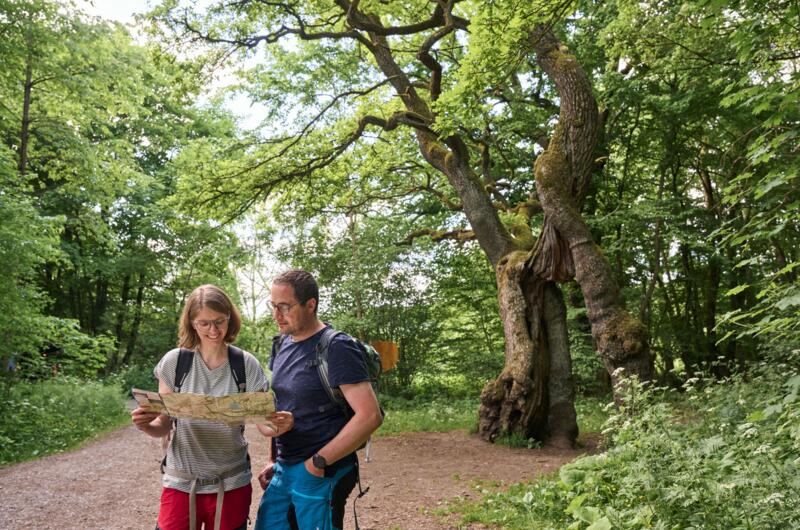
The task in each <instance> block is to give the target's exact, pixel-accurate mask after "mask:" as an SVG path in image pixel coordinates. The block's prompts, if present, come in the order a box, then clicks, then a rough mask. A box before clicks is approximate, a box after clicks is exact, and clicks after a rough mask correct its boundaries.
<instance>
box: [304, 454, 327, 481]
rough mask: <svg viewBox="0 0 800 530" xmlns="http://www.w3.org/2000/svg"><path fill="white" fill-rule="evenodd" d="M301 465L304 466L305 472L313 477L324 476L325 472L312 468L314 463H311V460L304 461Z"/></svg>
mask: <svg viewBox="0 0 800 530" xmlns="http://www.w3.org/2000/svg"><path fill="white" fill-rule="evenodd" d="M303 465H304V466H306V471H308V472H309V473H310V474H312V475H314V476H315V477H319V478H322V477H324V476H325V470H324V469H317V468H316V467H314V463H313V462H312V461H311V458H308V459H306V461H305V462H303Z"/></svg>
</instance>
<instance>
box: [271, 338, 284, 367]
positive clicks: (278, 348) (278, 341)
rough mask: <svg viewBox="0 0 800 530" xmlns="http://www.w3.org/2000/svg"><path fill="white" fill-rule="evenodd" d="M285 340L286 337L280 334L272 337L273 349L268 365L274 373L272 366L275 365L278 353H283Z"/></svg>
mask: <svg viewBox="0 0 800 530" xmlns="http://www.w3.org/2000/svg"><path fill="white" fill-rule="evenodd" d="M285 338H286V335H281V334H280V333H279V334H277V335H273V336H272V348H270V350H269V361H268V363H267V365H268V366H269V369H270V371H272V365H273V364H274V363H275V357H276V356H277V355H278V352H279V351H281V345H282V344H283V339H285Z"/></svg>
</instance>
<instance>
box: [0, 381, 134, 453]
mask: <svg viewBox="0 0 800 530" xmlns="http://www.w3.org/2000/svg"><path fill="white" fill-rule="evenodd" d="M0 405H1V406H2V410H3V414H2V415H0V465H2V464H9V463H12V462H20V461H23V460H29V459H31V458H36V457H40V456H43V455H46V454H49V453H53V452H56V451H63V450H65V449H69V448H71V447H74V446H75V445H77V444H79V443H81V442H83V441H84V440H86V439H87V438H89V437H91V436H92V435H94V434H97V433H99V432H103V431H106V430H108V429H110V428H113V427H116V426H118V425H121V424H123V423H125V422H127V421H130V416H129V415H128V413H127V411H126V409H125V400H124V397H123V394H122V392H121V391H120V389H119V387H118V386H116V385H112V386H107V385H103V384H101V383H98V382H87V381H80V380H77V379H72V378H57V379H51V380H47V381H39V382H35V383H29V382H24V381H20V382H16V383H15V384H13V385H3V386H2V388H0Z"/></svg>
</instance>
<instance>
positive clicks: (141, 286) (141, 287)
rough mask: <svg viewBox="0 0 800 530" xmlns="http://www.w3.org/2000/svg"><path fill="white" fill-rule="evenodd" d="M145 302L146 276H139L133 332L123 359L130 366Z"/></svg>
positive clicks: (132, 325) (129, 337) (132, 324)
mask: <svg viewBox="0 0 800 530" xmlns="http://www.w3.org/2000/svg"><path fill="white" fill-rule="evenodd" d="M143 300H144V274H140V275H139V287H138V288H137V289H136V308H135V309H134V313H133V322H132V323H131V332H130V334H129V335H128V346H127V348H125V356H124V357H123V358H122V364H128V363H129V362H130V360H131V357H132V356H133V350H134V348H135V347H136V341H138V340H139V327H140V326H141V324H142V302H143Z"/></svg>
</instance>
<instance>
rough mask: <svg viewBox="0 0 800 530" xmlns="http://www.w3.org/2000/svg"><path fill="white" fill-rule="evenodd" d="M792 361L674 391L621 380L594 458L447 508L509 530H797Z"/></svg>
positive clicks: (799, 476) (797, 388)
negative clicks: (618, 402) (617, 403)
mask: <svg viewBox="0 0 800 530" xmlns="http://www.w3.org/2000/svg"><path fill="white" fill-rule="evenodd" d="M799 357H800V352H798V351H795V352H794V353H793V354H792V355H791V356H790V358H789V359H788V362H784V363H777V364H776V363H772V365H771V366H769V365H766V364H765V365H764V366H763V367H760V368H757V369H755V370H754V371H753V372H752V373H751V374H749V378H748V379H745V378H743V377H741V376H735V377H732V378H730V379H726V380H724V381H717V380H713V379H707V380H704V379H701V378H691V379H689V380H688V381H687V383H686V384H685V385H684V388H682V389H681V390H679V391H677V390H666V389H650V390H645V389H643V388H642V386H641V385H639V384H637V383H636V382H635V381H633V382H631V384H630V386H629V390H628V392H627V394H626V395H625V396H624V401H625V405H624V406H622V407H620V408H618V409H615V410H613V411H612V414H611V416H610V417H609V419H608V421H607V423H606V425H605V429H604V434H605V442H604V443H605V445H606V451H605V452H604V453H601V454H597V455H593V456H587V457H583V458H580V459H578V460H576V461H574V462H573V463H570V464H567V465H565V466H564V467H562V468H561V470H560V471H559V473H558V475H557V476H553V477H550V478H549V479H542V480H540V481H538V482H535V483H529V484H516V485H513V486H511V487H510V488H509V489H507V490H505V491H501V492H496V491H491V490H482V491H481V493H483V494H484V496H483V499H482V500H481V501H478V502H464V501H461V502H458V503H456V504H455V505H454V506H453V507H452V509H453V510H454V511H457V512H460V513H461V514H462V518H463V522H464V523H465V524H467V523H470V522H480V523H482V524H486V525H495V526H499V527H502V528H509V529H520V530H521V529H525V530H530V529H565V528H566V529H575V530H578V529H580V530H583V529H589V530H603V529H611V528H615V529H639V528H653V529H664V530H666V529H673V528H681V529H700V528H725V529H776V530H777V529H784V528H800V400H799V399H798V394H799V393H800V370H799V369H798V360H800V359H799Z"/></svg>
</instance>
